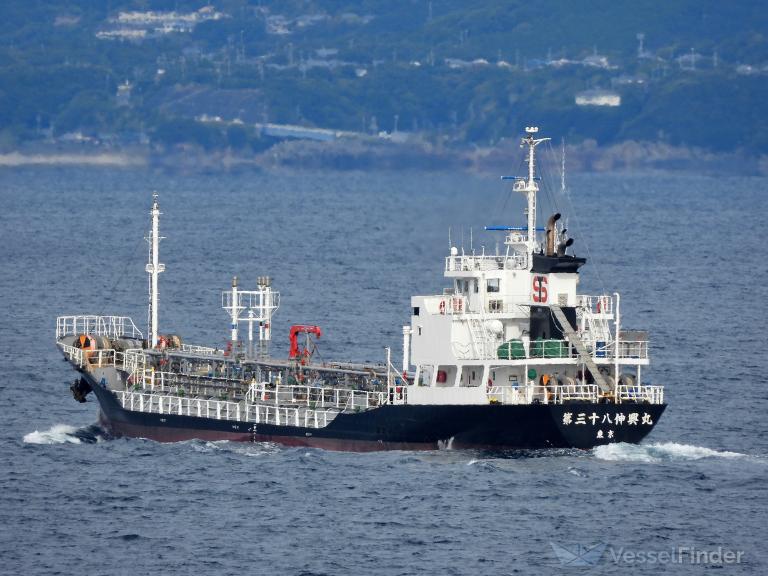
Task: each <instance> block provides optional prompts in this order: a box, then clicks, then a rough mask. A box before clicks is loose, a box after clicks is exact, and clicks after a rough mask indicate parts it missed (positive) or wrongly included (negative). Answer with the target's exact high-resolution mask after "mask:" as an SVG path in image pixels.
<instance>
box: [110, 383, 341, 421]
mask: <svg viewBox="0 0 768 576" xmlns="http://www.w3.org/2000/svg"><path fill="white" fill-rule="evenodd" d="M115 394H116V395H117V399H118V400H119V402H120V405H121V406H122V407H123V408H124V409H125V410H130V411H132V412H147V413H150V414H168V415H173V416H192V417H196V418H210V419H215V420H231V421H235V422H252V423H254V424H272V425H276V426H297V427H305V428H325V427H326V426H328V424H330V423H331V422H332V421H333V419H334V418H335V417H336V415H337V414H338V413H339V412H338V411H337V410H333V409H327V410H317V409H314V410H310V409H304V408H294V407H282V406H269V405H263V404H262V405H260V404H248V403H247V402H232V401H228V400H211V399H206V398H190V397H184V396H173V395H167V394H152V393H146V392H134V391H130V390H120V391H118V392H115Z"/></svg>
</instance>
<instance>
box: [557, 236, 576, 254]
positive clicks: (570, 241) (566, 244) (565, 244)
mask: <svg viewBox="0 0 768 576" xmlns="http://www.w3.org/2000/svg"><path fill="white" fill-rule="evenodd" d="M572 245H573V238H568V240H566V241H565V242H560V244H558V245H557V255H558V256H565V250H566V249H567V248H568V247H569V246H572Z"/></svg>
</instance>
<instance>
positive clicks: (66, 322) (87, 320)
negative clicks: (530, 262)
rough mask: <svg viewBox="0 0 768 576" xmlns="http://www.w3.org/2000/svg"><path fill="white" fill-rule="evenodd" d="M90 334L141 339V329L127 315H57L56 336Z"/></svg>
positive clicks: (142, 336)
mask: <svg viewBox="0 0 768 576" xmlns="http://www.w3.org/2000/svg"><path fill="white" fill-rule="evenodd" d="M78 334H91V335H94V336H106V337H107V338H137V339H143V338H144V335H143V334H142V333H141V330H139V329H138V328H136V325H135V324H134V323H133V320H131V319H130V318H129V317H128V316H94V315H80V316H59V317H58V318H56V338H57V339H59V338H63V337H64V336H77V335H78Z"/></svg>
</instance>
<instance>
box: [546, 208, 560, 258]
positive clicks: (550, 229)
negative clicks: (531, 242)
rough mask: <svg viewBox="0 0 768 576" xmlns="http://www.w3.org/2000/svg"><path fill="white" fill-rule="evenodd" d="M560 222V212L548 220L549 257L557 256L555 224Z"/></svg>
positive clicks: (547, 253)
mask: <svg viewBox="0 0 768 576" xmlns="http://www.w3.org/2000/svg"><path fill="white" fill-rule="evenodd" d="M558 220H560V212H557V213H556V214H552V216H550V217H549V220H547V252H546V255H547V256H554V255H555V222H557V221H558Z"/></svg>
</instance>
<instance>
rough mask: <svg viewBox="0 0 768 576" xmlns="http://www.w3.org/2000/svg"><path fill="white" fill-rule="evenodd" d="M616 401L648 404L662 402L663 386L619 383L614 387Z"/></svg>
mask: <svg viewBox="0 0 768 576" xmlns="http://www.w3.org/2000/svg"><path fill="white" fill-rule="evenodd" d="M616 401H617V402H619V403H621V402H647V403H649V404H664V386H643V385H640V384H635V385H625V384H620V385H619V386H618V388H617V389H616Z"/></svg>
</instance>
